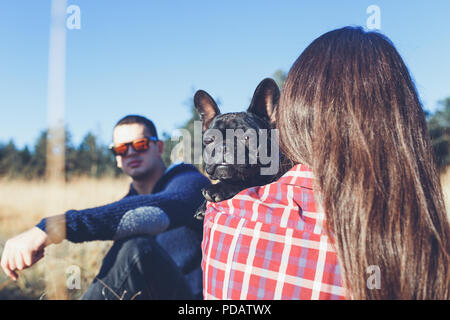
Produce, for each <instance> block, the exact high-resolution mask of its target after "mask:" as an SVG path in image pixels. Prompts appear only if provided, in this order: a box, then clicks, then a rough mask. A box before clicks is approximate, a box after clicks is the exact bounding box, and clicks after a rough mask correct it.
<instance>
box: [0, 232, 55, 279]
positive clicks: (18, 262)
mask: <svg viewBox="0 0 450 320" xmlns="http://www.w3.org/2000/svg"><path fill="white" fill-rule="evenodd" d="M49 244H51V241H50V239H49V237H48V235H47V234H46V233H45V232H44V231H42V230H41V229H39V228H37V227H34V228H32V229H30V230H28V231H25V232H23V233H21V234H19V235H17V236H15V237H14V238H11V239H9V240H8V241H6V244H5V247H4V249H3V254H2V260H1V266H2V269H3V271H4V272H5V273H6V275H7V276H9V277H10V278H11V279H13V280H17V279H18V277H19V276H18V274H17V272H16V271H17V270H23V269H26V268H28V267H31V266H32V265H33V264H34V263H36V262H37V261H39V260H40V259H41V258H42V257H43V256H44V248H45V247H46V246H48V245H49Z"/></svg>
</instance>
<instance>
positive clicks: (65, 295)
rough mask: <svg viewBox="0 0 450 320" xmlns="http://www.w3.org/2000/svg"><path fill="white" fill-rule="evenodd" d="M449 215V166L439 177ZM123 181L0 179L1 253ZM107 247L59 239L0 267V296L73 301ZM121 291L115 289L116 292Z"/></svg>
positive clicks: (123, 188)
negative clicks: (73, 270)
mask: <svg viewBox="0 0 450 320" xmlns="http://www.w3.org/2000/svg"><path fill="white" fill-rule="evenodd" d="M441 180H442V186H443V190H444V196H445V201H446V208H447V214H448V215H449V217H450V167H449V168H447V171H446V172H445V173H444V174H443V175H442V177H441ZM128 185H129V180H128V179H125V178H123V179H120V180H116V179H102V180H94V179H86V178H84V179H77V180H74V181H72V182H70V183H68V184H66V185H65V186H61V185H52V184H48V183H45V182H38V181H17V180H15V181H8V180H0V199H1V201H0V251H2V246H1V244H2V243H4V241H5V240H6V239H8V238H9V237H12V236H14V235H16V234H18V233H20V232H22V231H25V230H27V229H28V228H30V227H33V226H34V225H35V224H36V223H38V222H39V221H40V219H42V218H44V217H46V216H49V215H53V214H60V213H63V212H65V211H67V210H69V209H84V208H89V207H94V206H98V205H102V204H106V203H110V202H113V201H116V200H118V199H120V198H121V197H123V196H124V195H125V194H126V192H127V191H128ZM110 246H111V242H110V241H94V242H87V243H82V244H74V243H70V242H68V241H64V242H63V243H62V244H59V245H57V246H50V247H48V248H47V249H46V255H45V258H43V259H42V260H41V261H39V262H38V263H37V264H36V265H35V266H33V267H32V268H30V269H27V270H24V271H22V272H21V273H20V277H19V280H18V281H17V282H12V281H9V280H7V278H6V276H5V275H4V274H3V272H1V271H0V299H39V298H41V299H49V298H56V299H78V298H80V297H81V295H82V294H83V292H84V291H85V290H86V289H87V287H88V286H89V284H90V283H91V281H92V280H93V278H94V277H95V275H96V274H97V273H98V270H99V268H100V265H101V261H102V259H103V257H104V255H105V253H106V252H107V250H108V249H109V247H110ZM73 266H75V267H79V270H80V272H81V274H80V275H81V283H80V289H76V288H75V289H71V290H69V289H67V280H68V277H69V276H70V273H69V274H68V273H66V271H67V270H70V269H68V268H70V267H73ZM119 294H120V293H119Z"/></svg>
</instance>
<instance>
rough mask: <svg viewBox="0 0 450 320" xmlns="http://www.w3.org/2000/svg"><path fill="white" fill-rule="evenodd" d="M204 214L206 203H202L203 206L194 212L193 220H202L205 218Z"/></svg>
mask: <svg viewBox="0 0 450 320" xmlns="http://www.w3.org/2000/svg"><path fill="white" fill-rule="evenodd" d="M205 212H206V201H203V204H202V205H201V206H200V207H199V208H198V209H197V211H196V212H195V214H194V218H195V219H197V220H203V219H204V218H205Z"/></svg>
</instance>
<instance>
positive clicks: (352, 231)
mask: <svg viewBox="0 0 450 320" xmlns="http://www.w3.org/2000/svg"><path fill="white" fill-rule="evenodd" d="M277 127H278V129H279V132H280V146H281V148H282V151H283V152H284V153H285V154H286V155H287V156H288V157H289V158H290V159H292V160H293V161H294V162H296V163H303V164H306V165H309V166H310V167H311V168H312V170H313V173H314V175H315V177H316V184H317V187H318V190H320V199H321V204H322V206H323V208H324V210H325V213H326V217H327V222H328V226H327V227H328V230H329V233H330V235H332V237H333V239H334V241H335V246H336V250H337V254H338V258H339V261H340V264H341V267H342V271H343V279H344V285H345V286H346V287H347V288H348V292H349V298H354V299H449V286H450V280H449V279H450V276H449V252H450V250H449V223H448V220H447V215H446V213H445V208H444V202H443V195H442V189H441V185H440V180H439V175H438V171H437V168H436V162H435V159H434V157H433V151H432V148H431V143H430V137H429V134H428V131H427V127H426V122H425V117H424V112H423V110H422V106H421V103H420V101H419V98H418V95H417V92H416V88H415V86H414V84H413V81H412V80H411V77H410V75H409V72H408V69H407V67H406V66H405V64H404V62H403V60H402V58H401V57H400V55H399V54H398V52H397V51H396V49H395V47H394V45H393V44H392V43H391V41H390V40H389V39H387V38H386V37H385V36H383V35H381V34H379V33H376V32H365V31H364V30H362V29H361V28H353V27H345V28H342V29H338V30H334V31H330V32H328V33H326V34H324V35H322V36H320V37H319V38H318V39H316V40H315V41H313V42H312V43H311V44H310V45H309V46H308V47H307V48H306V49H305V51H304V52H303V53H302V54H301V55H300V57H299V58H298V59H297V60H296V62H295V63H294V65H293V66H292V68H291V70H290V71H289V74H288V77H287V79H286V82H285V84H284V87H283V90H282V95H281V100H280V105H279V108H278V111H277ZM369 266H377V267H379V270H380V271H381V274H380V280H381V287H380V288H379V289H377V288H372V287H370V286H368V285H367V280H368V278H369V276H370V275H371V274H370V273H369V271H368V270H370V269H368V267H369Z"/></svg>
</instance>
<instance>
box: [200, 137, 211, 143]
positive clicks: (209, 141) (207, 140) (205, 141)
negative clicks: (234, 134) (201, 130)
mask: <svg viewBox="0 0 450 320" xmlns="http://www.w3.org/2000/svg"><path fill="white" fill-rule="evenodd" d="M213 141H214V137H207V138H205V139H203V143H204V144H210V143H211V142H213Z"/></svg>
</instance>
